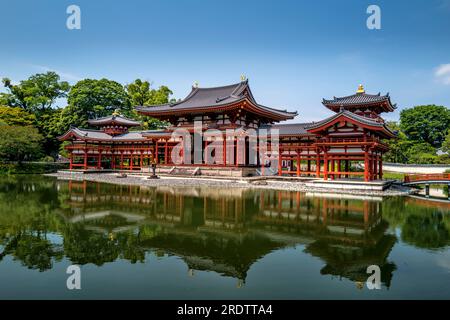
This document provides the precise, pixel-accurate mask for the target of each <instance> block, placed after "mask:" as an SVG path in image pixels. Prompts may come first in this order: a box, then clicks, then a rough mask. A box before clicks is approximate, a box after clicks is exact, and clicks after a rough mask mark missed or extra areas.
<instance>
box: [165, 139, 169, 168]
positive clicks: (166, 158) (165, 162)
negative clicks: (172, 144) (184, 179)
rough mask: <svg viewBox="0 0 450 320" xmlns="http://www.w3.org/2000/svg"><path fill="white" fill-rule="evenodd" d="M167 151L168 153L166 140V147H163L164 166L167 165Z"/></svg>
mask: <svg viewBox="0 0 450 320" xmlns="http://www.w3.org/2000/svg"><path fill="white" fill-rule="evenodd" d="M167 151H168V143H167V140H166V145H165V146H164V164H168V161H167V160H168V153H167Z"/></svg>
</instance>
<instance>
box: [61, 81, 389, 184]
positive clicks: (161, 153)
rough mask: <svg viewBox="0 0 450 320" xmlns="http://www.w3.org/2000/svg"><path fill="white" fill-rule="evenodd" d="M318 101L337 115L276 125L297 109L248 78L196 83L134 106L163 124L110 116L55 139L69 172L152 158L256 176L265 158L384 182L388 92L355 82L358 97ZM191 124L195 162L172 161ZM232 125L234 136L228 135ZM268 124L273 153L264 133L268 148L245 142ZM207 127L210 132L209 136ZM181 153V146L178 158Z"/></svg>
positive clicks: (307, 170) (302, 172)
mask: <svg viewBox="0 0 450 320" xmlns="http://www.w3.org/2000/svg"><path fill="white" fill-rule="evenodd" d="M322 103H323V105H324V106H325V107H327V108H328V109H330V110H332V111H333V112H334V113H335V114H334V115H332V116H331V117H329V118H327V119H324V120H322V121H318V122H312V123H292V124H291V123H289V124H279V122H282V121H285V120H290V119H293V118H295V117H296V116H297V112H289V111H287V110H280V109H275V108H271V107H267V106H264V105H261V104H259V103H258V102H256V100H255V98H254V96H253V94H252V92H251V90H250V86H249V83H248V80H245V79H244V80H242V81H241V82H239V83H237V84H233V85H228V86H223V87H214V88H199V87H198V86H196V85H195V86H193V87H192V91H191V92H190V93H189V94H188V96H187V97H186V98H184V99H182V100H179V101H177V102H173V103H166V104H162V105H157V106H138V107H136V111H137V112H138V113H140V114H142V115H146V116H150V117H153V118H156V119H159V120H163V121H166V122H167V123H168V125H167V127H166V128H164V129H160V130H145V131H135V130H133V129H131V130H130V128H134V127H139V126H140V123H139V122H136V121H134V120H130V119H127V118H125V117H123V116H121V115H119V114H118V113H114V114H113V115H112V116H109V117H105V118H100V119H95V120H90V121H89V125H90V126H93V127H97V128H98V129H96V130H93V129H80V128H71V129H70V130H69V131H68V132H66V133H65V134H64V135H63V136H61V137H60V140H62V141H70V144H69V145H67V146H66V149H67V150H68V151H69V153H70V169H71V170H76V169H82V170H87V169H113V170H145V168H148V167H149V165H150V163H151V161H155V162H156V163H157V164H158V168H160V169H162V168H167V169H168V170H169V169H170V168H172V169H170V172H172V171H173V168H174V167H181V168H192V167H194V168H200V170H201V171H205V172H206V171H207V170H212V169H216V171H215V172H219V171H217V170H218V169H220V170H221V172H223V171H227V170H235V171H240V173H241V174H242V175H258V174H267V173H268V172H267V171H268V170H269V169H267V170H266V172H264V169H265V168H267V167H268V166H267V161H268V160H267V159H270V161H275V162H276V166H275V168H276V170H275V172H269V174H270V173H271V174H278V175H291V176H313V177H318V178H323V179H325V180H328V179H340V178H353V177H358V176H359V177H362V178H363V179H364V180H365V181H371V180H379V179H382V176H383V170H382V156H383V153H385V152H386V151H387V150H388V147H387V145H386V144H385V143H384V142H383V141H384V140H385V139H391V138H394V137H395V134H394V133H393V132H392V131H391V130H390V129H389V128H388V127H387V126H386V124H385V122H384V120H383V119H382V118H381V116H380V114H381V113H383V112H391V111H393V110H394V109H395V108H396V106H395V104H392V103H391V100H390V97H389V94H387V95H380V94H376V95H372V94H366V93H365V91H364V88H363V87H362V86H361V85H360V86H359V88H358V91H357V92H356V94H353V95H350V96H346V97H341V98H336V97H334V98H333V99H331V100H325V99H324V100H323V102H322ZM196 123H201V127H200V131H201V133H205V134H204V136H203V137H202V140H201V148H200V149H201V151H202V152H201V155H199V157H200V158H198V157H197V162H190V163H186V162H184V163H182V164H179V163H174V160H173V157H172V156H171V155H172V151H173V149H174V148H175V147H176V146H177V145H179V144H181V140H182V139H183V138H181V137H177V136H175V135H173V133H174V132H175V131H176V130H177V129H182V130H184V132H187V133H188V134H189V135H191V136H190V138H191V143H195V142H194V140H195V138H194V135H195V132H196V131H195V130H196V127H195V124H196ZM232 129H234V130H235V131H234V132H235V133H233V134H231V135H230V134H229V132H230V130H232ZM263 129H265V130H263ZM274 129H276V130H277V131H278V133H279V139H278V144H277V145H276V146H277V149H276V150H272V148H271V147H270V146H271V144H270V142H273V141H270V140H271V138H272V137H273V136H270V135H269V136H268V138H267V139H268V140H269V148H268V149H266V150H259V144H258V143H257V144H251V143H250V141H249V140H250V138H249V137H246V136H245V133H246V132H256V133H260V132H263V131H267V132H271V131H273V132H275V131H276V130H274ZM197 130H198V127H197ZM211 130H213V132H215V134H214V135H210V134H208V132H211ZM236 132H238V133H236ZM217 133H222V135H220V136H218V135H217ZM240 139H241V140H240ZM258 139H259V138H258ZM240 141H242V144H241V145H240V144H239V142H240ZM185 142H186V143H187V140H186V141H185ZM218 146H219V147H218ZM209 148H210V149H209ZM195 150H196V149H195V148H194V151H193V153H192V158H194V157H195V155H194V153H195V152H196V151H195ZM204 151H210V153H213V154H214V159H215V160H214V161H212V162H211V161H210V160H209V159H208V158H206V156H205V155H204V154H205V153H206V152H204ZM252 151H253V152H252ZM186 152H187V151H185V149H183V148H182V149H181V153H180V155H185V153H186ZM274 156H275V157H274ZM270 157H271V158H270ZM198 159H200V162H198ZM270 161H269V162H270ZM271 167H272V168H273V167H274V166H271Z"/></svg>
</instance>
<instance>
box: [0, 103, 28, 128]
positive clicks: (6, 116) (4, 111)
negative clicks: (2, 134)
mask: <svg viewBox="0 0 450 320" xmlns="http://www.w3.org/2000/svg"><path fill="white" fill-rule="evenodd" d="M0 121H1V122H3V123H4V124H7V125H11V126H31V125H34V124H35V123H36V117H35V115H34V114H31V113H29V112H26V111H24V110H23V109H22V108H19V107H8V106H0Z"/></svg>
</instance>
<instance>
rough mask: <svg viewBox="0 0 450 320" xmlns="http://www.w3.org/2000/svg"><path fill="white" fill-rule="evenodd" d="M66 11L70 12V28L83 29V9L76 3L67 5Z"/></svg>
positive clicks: (67, 23)
mask: <svg viewBox="0 0 450 320" xmlns="http://www.w3.org/2000/svg"><path fill="white" fill-rule="evenodd" d="M66 13H67V14H69V16H68V17H67V20H66V27H67V29H69V30H80V29H81V9H80V7H79V6H77V5H75V4H71V5H70V6H68V7H67V9H66Z"/></svg>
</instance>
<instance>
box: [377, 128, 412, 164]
mask: <svg viewBox="0 0 450 320" xmlns="http://www.w3.org/2000/svg"><path fill="white" fill-rule="evenodd" d="M387 126H388V127H389V129H391V130H392V131H393V132H396V133H397V136H396V137H395V138H394V139H387V140H386V141H384V142H385V143H386V144H387V145H388V146H389V148H390V149H389V151H388V152H386V154H384V155H383V159H384V160H385V161H388V162H394V163H407V162H408V150H409V148H410V147H411V145H412V143H411V141H409V140H408V138H407V137H406V135H405V133H404V132H403V131H402V130H401V129H400V126H399V124H398V123H397V122H394V121H391V122H387Z"/></svg>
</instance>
